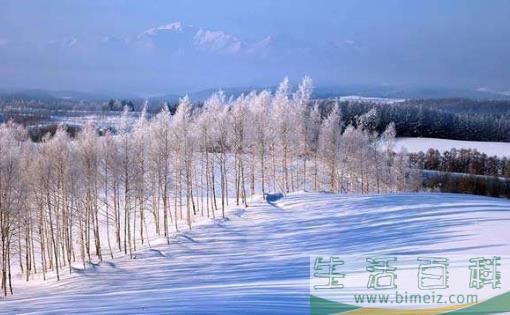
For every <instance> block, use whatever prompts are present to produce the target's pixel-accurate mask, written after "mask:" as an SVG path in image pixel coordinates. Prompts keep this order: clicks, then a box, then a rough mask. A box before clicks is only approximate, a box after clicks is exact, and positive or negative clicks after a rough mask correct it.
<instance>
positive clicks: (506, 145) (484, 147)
mask: <svg viewBox="0 0 510 315" xmlns="http://www.w3.org/2000/svg"><path fill="white" fill-rule="evenodd" d="M395 144H396V145H395V149H396V150H397V151H400V150H402V148H406V150H407V151H408V152H410V153H417V152H420V151H423V152H427V150H428V149H430V148H433V149H437V150H439V151H440V152H444V151H448V150H450V149H453V148H456V149H477V150H478V151H479V152H481V153H485V154H487V155H488V156H494V155H495V156H498V157H510V142H482V141H461V140H449V139H436V138H397V139H396V143H395Z"/></svg>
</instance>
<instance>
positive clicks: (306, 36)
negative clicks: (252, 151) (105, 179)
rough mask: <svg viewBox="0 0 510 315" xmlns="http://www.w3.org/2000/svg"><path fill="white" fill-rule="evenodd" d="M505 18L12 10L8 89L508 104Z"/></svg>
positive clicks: (328, 8) (502, 7) (253, 10)
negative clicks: (335, 95)
mask: <svg viewBox="0 0 510 315" xmlns="http://www.w3.org/2000/svg"><path fill="white" fill-rule="evenodd" d="M507 12H510V2H509V1H490V2H486V1H476V0H473V1H447V2H445V1H437V0H436V1H398V0H395V1H321V2H319V3H317V2H313V1H300V2H299V3H296V2H295V1H294V2H293V1H279V2H274V1H257V2H251V3H246V2H243V3H238V2H235V1H215V2H214V3H209V2H206V1H172V2H171V3H169V2H166V1H150V2H147V1H144V2H141V1H130V0H129V1H128V0H125V1H121V0H116V1H108V2H104V1H98V0H92V1H90V0H89V1H73V2H67V1H63V0H57V1H52V2H45V1H39V0H37V1H25V0H22V1H19V0H16V1H14V0H5V1H2V3H0V19H1V20H2V21H3V23H2V27H1V28H0V87H2V88H31V89H49V90H76V91H95V92H99V91H115V92H119V93H132V94H136V95H151V94H162V93H182V92H186V91H198V90H202V89H208V88H229V87H252V86H255V87H259V86H264V87H265V86H274V85H276V84H277V83H278V82H279V81H280V80H281V79H282V78H283V77H284V76H289V78H290V79H291V80H293V81H295V82H297V81H298V80H300V78H301V77H303V76H304V75H310V76H312V77H313V79H314V82H315V85H316V86H345V85H356V84H357V85H367V86H416V87H441V86H442V87H445V88H462V89H469V90H480V91H490V92H495V93H505V94H506V93H510V71H509V69H508V65H506V64H505V63H506V58H507V56H508V55H510V42H509V41H508V40H505V38H506V36H507V35H506V34H505V32H507V30H508V29H510V19H508V16H507ZM389 16H391V18H388V17H389Z"/></svg>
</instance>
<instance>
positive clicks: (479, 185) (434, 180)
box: [423, 173, 510, 198]
mask: <svg viewBox="0 0 510 315" xmlns="http://www.w3.org/2000/svg"><path fill="white" fill-rule="evenodd" d="M423 187H424V188H425V189H430V190H433V191H440V192H448V193H464V194H472V195H482V196H491V197H505V198H510V181H509V180H507V179H505V178H500V177H488V176H479V175H469V174H455V173H453V174H452V173H440V174H436V175H434V176H427V177H426V178H425V179H424V181H423Z"/></svg>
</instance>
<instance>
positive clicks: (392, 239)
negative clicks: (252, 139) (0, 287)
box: [0, 192, 510, 314]
mask: <svg viewBox="0 0 510 315" xmlns="http://www.w3.org/2000/svg"><path fill="white" fill-rule="evenodd" d="M269 199H270V201H269V202H265V201H262V200H260V201H258V202H255V203H254V204H253V206H251V207H249V208H247V209H232V210H231V211H230V212H229V215H228V216H229V219H227V220H217V221H215V222H210V224H208V225H202V226H198V227H196V228H194V229H193V230H192V231H189V232H185V233H182V234H178V235H177V236H176V237H175V238H174V239H173V240H172V241H171V243H170V245H155V244H154V243H153V244H152V245H153V247H152V249H145V250H141V251H139V252H137V253H136V259H133V260H130V259H128V258H127V257H126V258H118V259H114V260H112V261H107V262H104V263H101V264H99V265H94V266H92V267H91V268H89V269H87V270H86V271H80V270H76V271H75V272H74V273H73V275H72V276H71V277H68V276H67V278H64V279H63V280H61V281H60V282H56V281H54V280H50V281H47V282H44V283H37V282H35V281H34V282H32V281H31V282H29V283H28V284H24V283H22V280H21V279H17V280H16V282H17V283H16V286H15V287H16V288H17V292H16V294H15V295H14V296H11V297H8V298H6V299H5V300H0V313H2V314H8V313H9V314H14V313H34V314H44V313H46V314H50V313H51V314H70V313H83V312H87V313H91V314H108V313H133V314H142V313H166V314H191V313H193V314H201V313H202V314H203V313H208V314H219V313H241V312H242V313H250V314H253V313H259V314H278V313H286V314H287V313H295V314H305V313H308V312H309V310H310V308H309V287H308V286H309V259H310V255H317V254H322V255H331V254H338V255H353V254H367V253H371V254H413V255H417V254H425V253H426V254H441V253H443V254H445V253H456V254H466V253H491V254H493V253H494V252H496V253H502V254H504V253H509V252H510V242H509V241H508V220H510V201H507V200H503V199H495V198H487V197H477V196H470V195H455V194H435V193H402V194H387V195H337V194H329V193H303V192H300V193H294V194H290V195H288V196H286V197H283V198H281V199H278V198H277V197H276V198H269Z"/></svg>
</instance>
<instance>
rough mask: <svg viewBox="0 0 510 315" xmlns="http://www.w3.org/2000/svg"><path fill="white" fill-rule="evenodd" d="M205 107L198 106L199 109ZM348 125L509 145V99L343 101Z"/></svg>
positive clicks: (37, 107) (93, 105)
mask: <svg viewBox="0 0 510 315" xmlns="http://www.w3.org/2000/svg"><path fill="white" fill-rule="evenodd" d="M316 102H318V103H319V105H320V108H321V110H322V113H323V117H326V116H327V115H328V114H329V111H330V110H331V109H332V108H333V107H334V106H335V104H336V103H337V102H336V101H335V100H332V99H322V100H314V101H312V102H311V103H310V106H313V105H314V104H315V103H316ZM200 103H201V102H198V103H197V105H198V106H199V107H200ZM143 106H144V102H143V101H141V100H136V101H135V100H115V99H110V100H105V101H86V102H85V101H73V100H33V101H25V100H8V101H7V100H0V113H3V114H4V119H6V120H7V119H13V120H14V122H16V123H20V124H23V125H25V126H26V125H31V124H34V123H40V122H44V121H45V120H46V119H48V117H50V116H55V115H61V116H65V115H66V113H68V112H69V111H74V112H75V113H79V112H83V114H84V115H85V114H86V112H87V111H97V112H107V111H122V110H123V109H124V108H125V107H128V108H129V109H130V110H132V111H140V110H141V109H142V107H143ZM163 107H166V108H167V109H169V110H170V111H171V112H172V113H173V112H175V109H176V107H177V105H176V104H174V103H172V102H169V103H168V102H165V103H162V102H161V101H157V102H156V101H149V102H148V108H147V110H148V112H150V113H154V114H156V113H157V112H159V111H160V110H161V109H162V108H163ZM339 108H340V111H341V114H342V121H343V125H344V126H343V127H344V128H346V127H347V126H349V125H353V126H357V124H358V122H359V118H360V116H363V115H367V113H371V114H374V115H371V116H372V117H371V119H372V122H371V123H372V124H373V128H374V131H377V132H378V133H382V132H383V131H384V130H385V128H386V126H387V125H388V124H389V123H391V122H394V123H395V128H396V131H397V136H398V137H431V138H442V139H454V140H478V141H510V101H490V100H469V99H438V100H409V101H404V102H396V103H391V104H387V103H380V102H367V101H359V102H357V101H342V102H340V103H339Z"/></svg>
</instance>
